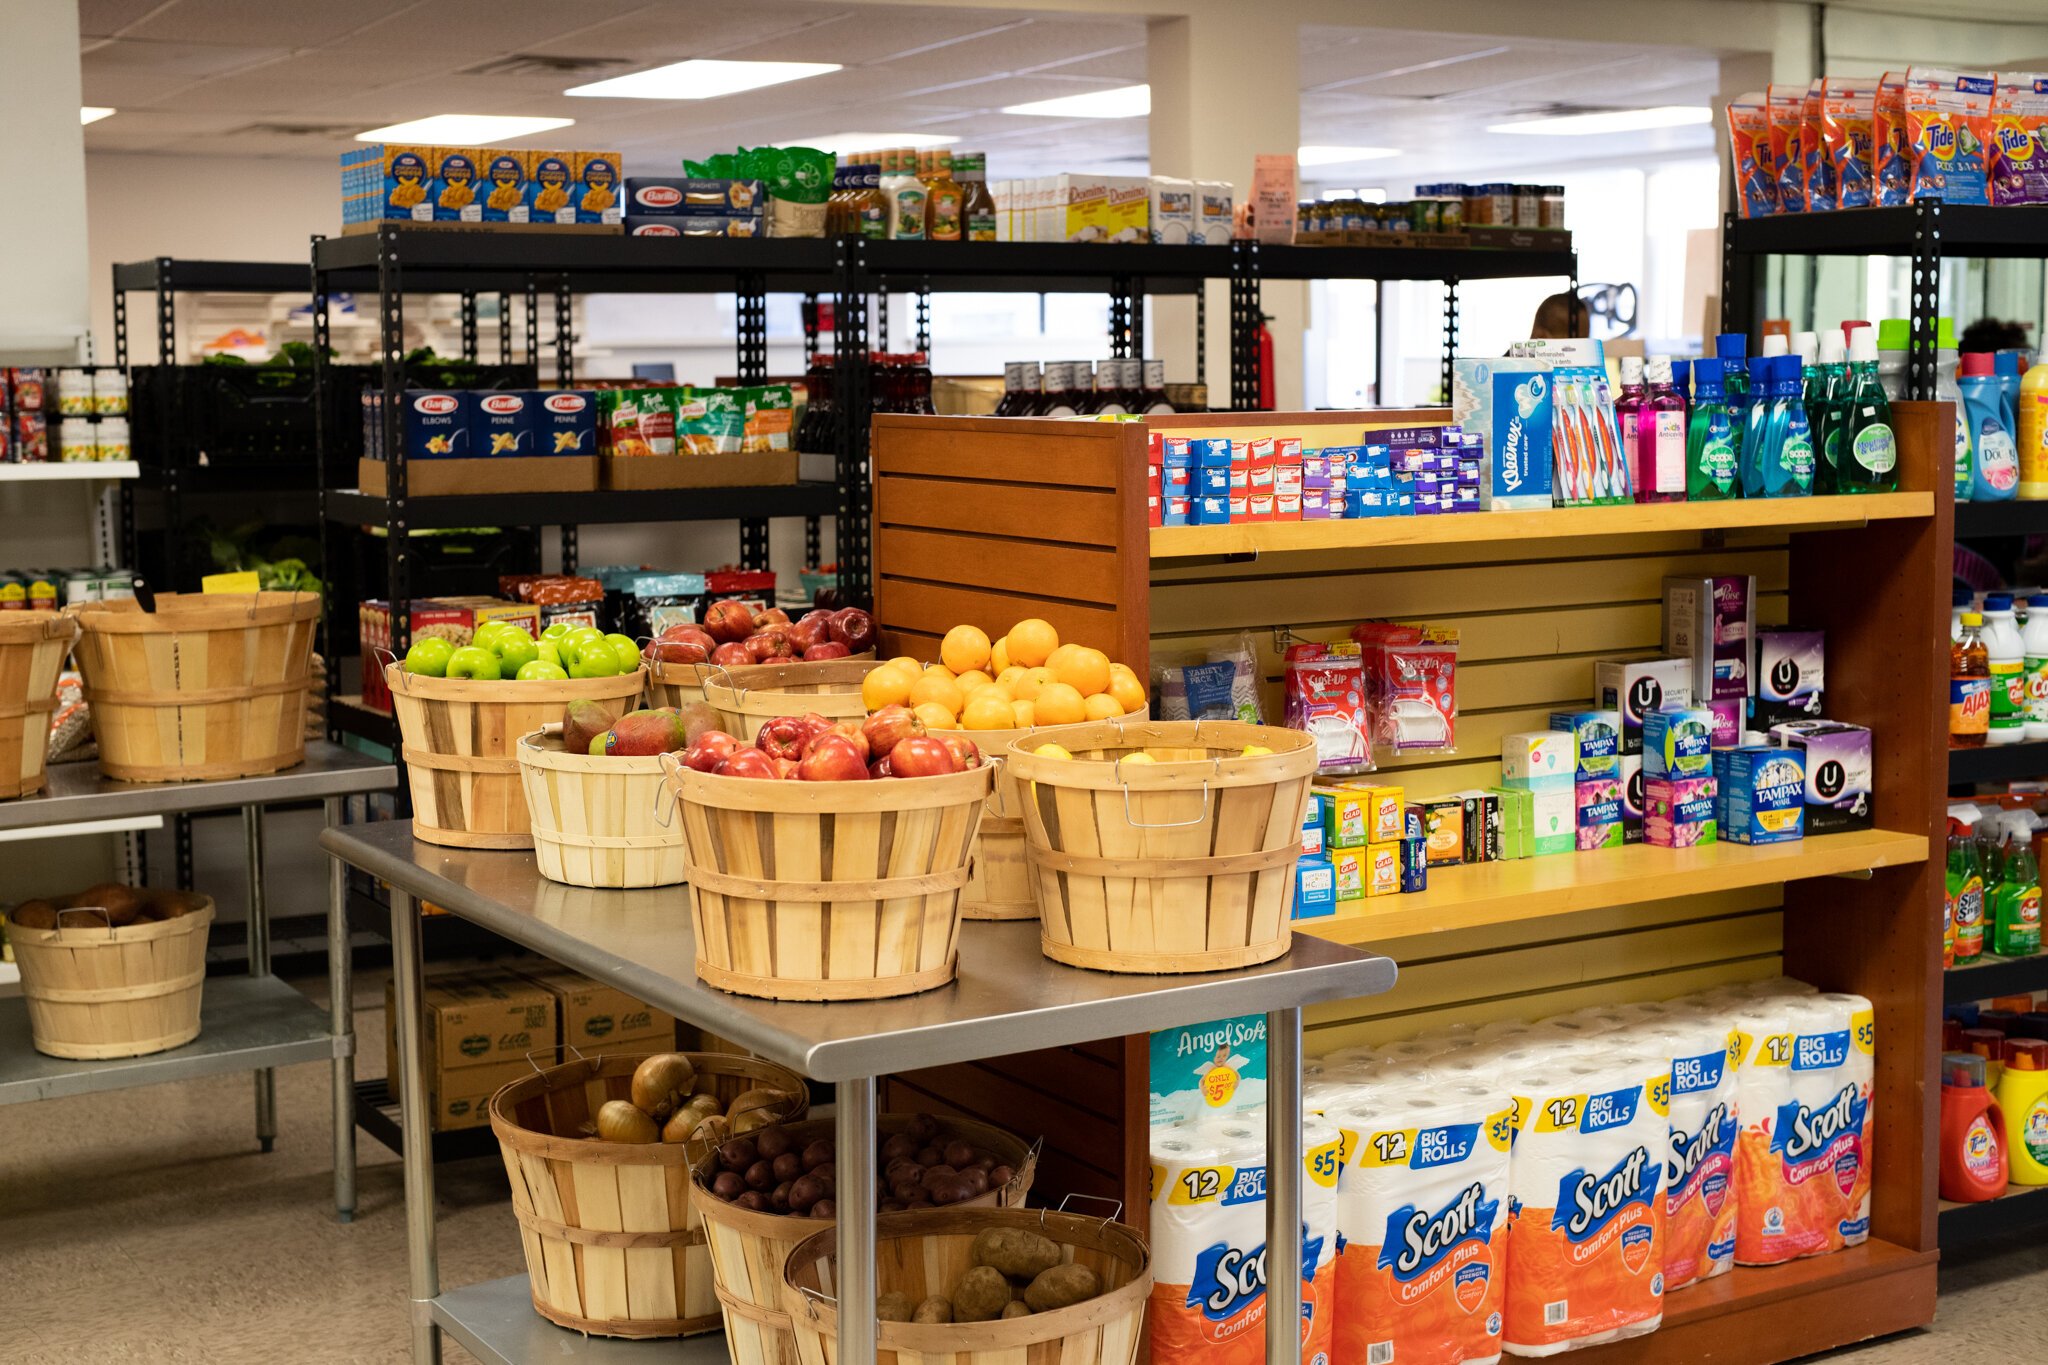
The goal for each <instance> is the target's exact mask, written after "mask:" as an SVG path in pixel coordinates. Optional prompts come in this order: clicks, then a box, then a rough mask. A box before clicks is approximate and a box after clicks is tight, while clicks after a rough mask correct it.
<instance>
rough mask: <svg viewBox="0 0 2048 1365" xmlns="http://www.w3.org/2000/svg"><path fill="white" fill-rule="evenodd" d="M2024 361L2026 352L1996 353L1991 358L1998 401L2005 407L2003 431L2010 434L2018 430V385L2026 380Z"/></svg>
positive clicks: (2005, 351) (2025, 364) (2009, 351)
mask: <svg viewBox="0 0 2048 1365" xmlns="http://www.w3.org/2000/svg"><path fill="white" fill-rule="evenodd" d="M2026 360H2027V357H2026V352H2024V351H2014V350H2004V351H1998V352H1995V353H1994V354H1993V355H1992V357H1991V363H1992V367H1993V369H1994V370H1995V371H1996V373H1997V375H1998V397H1999V401H2000V402H2001V403H2003V404H2004V405H2005V413H2004V417H2005V429H2006V430H2007V431H2011V432H2017V431H2018V430H2019V429H2020V385H2021V384H2022V383H2023V382H2025V380H2026V373H2027V363H2026Z"/></svg>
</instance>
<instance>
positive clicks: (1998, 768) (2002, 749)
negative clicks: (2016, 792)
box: [1948, 740, 2048, 787]
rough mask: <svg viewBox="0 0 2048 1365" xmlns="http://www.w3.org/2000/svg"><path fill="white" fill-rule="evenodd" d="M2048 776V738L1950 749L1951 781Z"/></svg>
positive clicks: (1963, 783) (1958, 783) (1956, 784)
mask: <svg viewBox="0 0 2048 1365" xmlns="http://www.w3.org/2000/svg"><path fill="white" fill-rule="evenodd" d="M2029 777H2048V740H2035V741H2033V742H2031V743H2025V744H1986V745H1984V746H1983V747H1981V748H1977V749H1950V750H1949V751H1948V784H1949V785H1950V786H1951V787H1961V786H1966V785H1968V784H1970V783H1973V782H2011V781H2013V780H2014V779H2016V778H2029Z"/></svg>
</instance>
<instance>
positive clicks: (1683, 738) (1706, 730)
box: [1643, 706, 1714, 778]
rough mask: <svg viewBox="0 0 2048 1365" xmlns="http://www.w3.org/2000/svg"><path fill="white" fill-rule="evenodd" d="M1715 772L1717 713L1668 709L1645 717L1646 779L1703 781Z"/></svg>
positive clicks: (1698, 708)
mask: <svg viewBox="0 0 2048 1365" xmlns="http://www.w3.org/2000/svg"><path fill="white" fill-rule="evenodd" d="M1713 770H1714V713H1713V712H1712V711H1709V710H1707V708H1705V707H1704V706H1666V707H1663V708H1662V709H1660V710H1656V711H1652V712H1651V713H1650V714H1649V715H1647V716H1645V717H1643V776H1644V777H1648V778H1657V777H1700V776H1703V775H1706V774H1709V773H1712V772H1713Z"/></svg>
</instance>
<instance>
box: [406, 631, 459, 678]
mask: <svg viewBox="0 0 2048 1365" xmlns="http://www.w3.org/2000/svg"><path fill="white" fill-rule="evenodd" d="M454 653H455V646H454V645H451V644H449V643H448V642H447V641H446V640H444V639H442V638H441V637H440V636H438V635H428V636H425V637H423V638H421V639H418V640H414V641H413V642H412V648H411V649H408V650H407V651H405V671H406V672H408V673H418V674H420V675H422V676H423V677H428V678H444V677H446V676H447V675H448V660H449V658H450V657H451V656H452V655H453V654H454Z"/></svg>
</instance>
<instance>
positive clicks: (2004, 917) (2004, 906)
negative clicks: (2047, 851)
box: [1991, 842, 2041, 957]
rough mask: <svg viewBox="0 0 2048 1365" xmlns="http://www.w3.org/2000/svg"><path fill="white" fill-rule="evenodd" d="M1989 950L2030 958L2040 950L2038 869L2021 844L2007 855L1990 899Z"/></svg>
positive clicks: (2001, 954)
mask: <svg viewBox="0 0 2048 1365" xmlns="http://www.w3.org/2000/svg"><path fill="white" fill-rule="evenodd" d="M1991 951H1992V952H1994V953H1997V954H1998V955H1999V956H2000V957H2032V956H2033V955H2034V954H2036V953H2038V952H2040V951H2041V869H2040V867H2039V865H2038V864H2036V863H2035V861H2034V855H2033V852H2032V851H2031V850H2030V849H2028V847H2027V845H2026V844H2025V843H2024V842H2021V843H2017V844H2014V845H2013V846H2012V847H2011V849H2010V850H2008V852H2007V853H2006V855H2005V867H2004V870H2003V875H2002V876H2001V878H2000V880H1999V883H1998V890H1997V892H1996V893H1994V895H1993V896H1992V902H1991Z"/></svg>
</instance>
